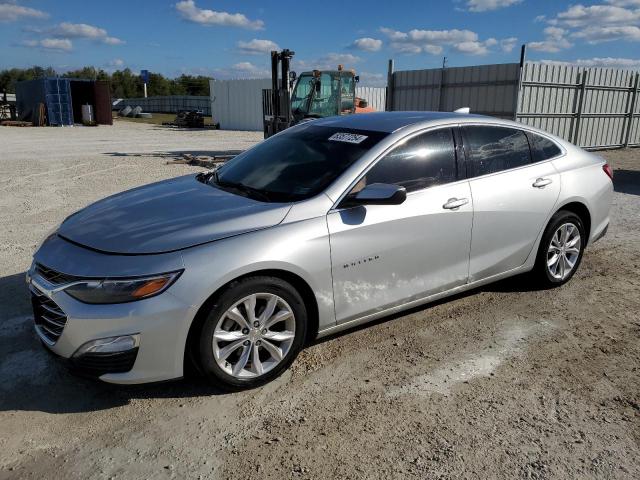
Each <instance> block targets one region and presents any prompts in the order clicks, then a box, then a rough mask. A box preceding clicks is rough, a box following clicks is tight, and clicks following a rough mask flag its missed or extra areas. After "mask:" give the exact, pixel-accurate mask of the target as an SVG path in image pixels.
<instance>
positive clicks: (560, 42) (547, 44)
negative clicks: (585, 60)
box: [528, 27, 573, 53]
mask: <svg viewBox="0 0 640 480" xmlns="http://www.w3.org/2000/svg"><path fill="white" fill-rule="evenodd" d="M567 33H568V32H567V30H565V29H564V28H559V27H547V28H545V29H544V34H545V39H544V40H542V41H538V42H529V44H528V46H529V48H530V49H531V50H537V51H539V52H548V53H556V52H559V51H560V50H564V49H567V48H571V47H572V46H573V44H572V43H571V42H570V41H569V40H567V38H566V35H567Z"/></svg>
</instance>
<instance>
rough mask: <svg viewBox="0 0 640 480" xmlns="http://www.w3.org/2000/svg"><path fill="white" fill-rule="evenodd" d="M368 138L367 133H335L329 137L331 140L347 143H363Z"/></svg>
mask: <svg viewBox="0 0 640 480" xmlns="http://www.w3.org/2000/svg"><path fill="white" fill-rule="evenodd" d="M366 139H367V136H366V135H358V134H357V133H334V134H333V135H331V136H330V137H329V140H331V141H334V142H347V143H362V142H364V141H365V140H366Z"/></svg>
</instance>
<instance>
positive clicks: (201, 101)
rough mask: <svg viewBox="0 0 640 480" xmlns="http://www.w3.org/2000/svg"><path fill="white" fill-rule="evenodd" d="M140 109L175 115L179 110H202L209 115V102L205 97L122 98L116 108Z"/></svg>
mask: <svg viewBox="0 0 640 480" xmlns="http://www.w3.org/2000/svg"><path fill="white" fill-rule="evenodd" d="M125 106H130V107H132V108H135V107H137V106H140V107H142V111H143V112H157V113H176V112H178V111H180V110H202V111H203V112H204V114H205V115H211V102H210V100H209V97H207V96H196V95H167V96H165V97H148V98H123V99H122V100H121V101H120V102H119V103H118V104H117V105H116V107H117V108H124V107H125Z"/></svg>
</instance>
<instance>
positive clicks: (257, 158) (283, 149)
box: [210, 122, 388, 202]
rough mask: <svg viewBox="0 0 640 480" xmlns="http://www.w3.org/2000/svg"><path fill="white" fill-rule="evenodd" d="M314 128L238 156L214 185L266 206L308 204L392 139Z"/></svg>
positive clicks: (298, 129) (371, 133)
mask: <svg viewBox="0 0 640 480" xmlns="http://www.w3.org/2000/svg"><path fill="white" fill-rule="evenodd" d="M313 123H314V122H309V123H308V124H304V125H301V126H299V127H296V128H293V129H291V130H287V131H284V132H282V133H280V134H279V135H275V136H273V137H271V138H269V139H268V140H265V141H264V142H262V143H259V144H258V145H256V146H255V147H253V148H251V149H250V150H247V151H246V152H244V153H242V154H240V155H238V156H237V157H235V158H234V159H233V160H230V161H229V162H228V163H226V164H225V165H224V166H222V167H221V168H220V169H218V171H217V175H215V176H214V177H213V178H212V179H211V180H210V182H212V183H213V184H214V185H217V186H219V187H220V188H222V189H229V190H232V191H234V192H239V193H241V194H245V195H246V196H253V198H255V199H258V200H262V201H270V202H291V201H299V200H304V199H306V198H310V197H312V196H314V195H317V194H319V193H320V192H322V191H323V190H325V189H326V188H327V187H328V186H329V185H330V184H331V183H332V182H333V181H334V180H335V179H337V178H338V177H339V176H340V175H341V174H342V173H343V172H344V171H345V170H346V169H347V168H349V167H350V166H351V165H352V164H353V163H354V162H356V161H357V160H358V159H359V158H361V157H362V156H363V155H364V154H365V153H367V152H368V151H369V150H370V149H371V148H372V147H373V146H374V145H375V144H377V143H378V142H379V141H380V140H382V139H383V138H384V137H386V136H387V135H388V134H387V133H384V132H374V131H368V130H354V129H345V128H338V127H320V126H314V125H313Z"/></svg>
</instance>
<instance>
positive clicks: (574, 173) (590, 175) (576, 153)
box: [553, 147, 613, 243]
mask: <svg viewBox="0 0 640 480" xmlns="http://www.w3.org/2000/svg"><path fill="white" fill-rule="evenodd" d="M605 163H606V162H605V160H604V159H603V158H601V157H599V156H597V155H594V154H592V153H589V152H585V151H584V150H581V149H579V148H577V147H573V148H571V149H570V150H569V154H568V155H565V156H563V157H561V158H558V159H557V160H554V161H553V164H554V166H555V167H556V169H557V170H558V172H559V173H560V177H561V191H560V198H559V202H558V206H557V208H556V210H559V209H560V208H562V206H564V205H567V204H569V203H572V202H580V203H583V204H585V205H586V207H587V209H588V210H589V213H590V214H591V229H590V232H589V233H588V235H589V243H591V242H592V241H593V239H594V238H597V237H598V235H600V233H601V232H602V231H603V230H604V229H605V228H606V227H607V225H608V224H609V210H610V208H611V201H612V199H613V183H612V182H611V180H610V179H609V177H608V176H607V175H606V174H605V173H604V171H603V170H602V166H603V165H604V164H605Z"/></svg>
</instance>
